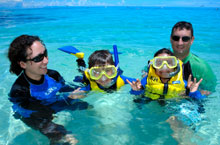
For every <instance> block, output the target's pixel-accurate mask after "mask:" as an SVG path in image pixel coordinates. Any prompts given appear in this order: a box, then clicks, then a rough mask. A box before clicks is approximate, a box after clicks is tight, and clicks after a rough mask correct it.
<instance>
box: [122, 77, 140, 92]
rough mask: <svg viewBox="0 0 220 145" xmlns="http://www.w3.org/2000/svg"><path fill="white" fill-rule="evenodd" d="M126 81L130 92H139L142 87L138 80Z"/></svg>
mask: <svg viewBox="0 0 220 145" xmlns="http://www.w3.org/2000/svg"><path fill="white" fill-rule="evenodd" d="M126 81H127V82H128V83H129V84H130V86H131V88H132V90H135V91H139V90H141V87H142V86H141V81H140V80H139V79H137V80H136V81H132V82H130V81H129V80H128V79H127V80H126Z"/></svg>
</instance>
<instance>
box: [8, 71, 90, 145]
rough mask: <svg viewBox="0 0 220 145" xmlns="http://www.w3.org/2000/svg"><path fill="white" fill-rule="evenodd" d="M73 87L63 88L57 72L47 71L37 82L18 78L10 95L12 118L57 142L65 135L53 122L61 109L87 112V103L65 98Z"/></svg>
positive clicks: (60, 126)
mask: <svg viewBox="0 0 220 145" xmlns="http://www.w3.org/2000/svg"><path fill="white" fill-rule="evenodd" d="M73 90H74V88H72V87H70V86H68V85H65V81H64V79H63V78H62V77H61V76H60V74H59V73H58V72H57V71H54V70H48V72H47V74H46V75H43V76H42V79H41V80H40V81H35V80H32V79H30V78H28V77H27V75H25V73H21V75H20V76H19V77H18V78H17V80H16V81H15V83H14V84H13V86H12V88H11V91H10V93H9V100H10V101H11V102H12V103H13V111H14V116H15V118H17V119H18V118H19V119H21V120H22V121H23V122H24V123H25V124H27V125H28V126H30V127H32V128H34V129H36V130H39V131H40V132H41V133H42V134H44V135H46V136H47V137H48V138H49V139H50V141H51V143H53V142H56V141H58V140H60V139H61V138H62V137H63V136H64V135H66V134H67V133H68V132H67V131H66V129H65V128H64V126H62V125H58V124H55V123H53V122H52V120H53V114H54V113H56V112H59V111H61V110H64V109H69V110H76V109H80V110H81V109H86V108H87V107H88V103H86V102H82V101H80V100H78V99H77V100H72V99H69V98H68V93H64V92H70V91H73Z"/></svg>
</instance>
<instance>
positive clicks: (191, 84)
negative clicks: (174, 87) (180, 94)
mask: <svg viewBox="0 0 220 145" xmlns="http://www.w3.org/2000/svg"><path fill="white" fill-rule="evenodd" d="M191 78H192V75H189V78H188V81H187V88H189V89H190V92H195V91H197V90H198V88H199V85H200V83H201V82H202V80H203V79H200V80H199V81H198V82H196V78H194V81H191Z"/></svg>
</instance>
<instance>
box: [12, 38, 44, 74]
mask: <svg viewBox="0 0 220 145" xmlns="http://www.w3.org/2000/svg"><path fill="white" fill-rule="evenodd" d="M35 41H40V42H41V43H42V44H43V45H44V43H43V41H42V40H40V38H39V37H38V36H30V35H21V36H19V37H17V38H15V39H14V40H13V41H12V43H11V44H10V47H9V50H8V59H9V60H10V62H11V65H10V70H9V71H10V72H11V73H14V74H16V75H19V74H20V73H21V72H22V70H23V69H22V68H21V67H20V64H19V62H20V61H24V62H26V59H27V49H28V48H30V47H31V45H32V44H33V43H34V42H35ZM44 46H45V45H44Z"/></svg>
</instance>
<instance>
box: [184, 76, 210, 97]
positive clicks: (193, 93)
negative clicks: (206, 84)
mask: <svg viewBox="0 0 220 145" xmlns="http://www.w3.org/2000/svg"><path fill="white" fill-rule="evenodd" d="M183 81H184V83H185V88H186V87H187V81H186V80H183ZM189 97H190V98H194V99H203V98H206V96H205V95H202V94H201V93H200V91H195V92H189Z"/></svg>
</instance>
